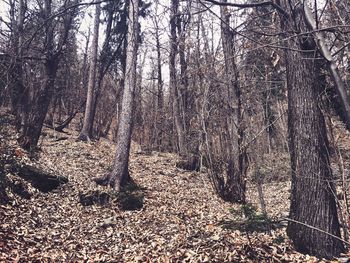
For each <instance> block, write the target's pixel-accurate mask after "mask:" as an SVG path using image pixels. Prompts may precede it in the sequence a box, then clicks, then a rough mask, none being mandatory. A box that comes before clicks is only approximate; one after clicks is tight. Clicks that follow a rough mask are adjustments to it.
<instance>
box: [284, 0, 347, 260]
mask: <svg viewBox="0 0 350 263" xmlns="http://www.w3.org/2000/svg"><path fill="white" fill-rule="evenodd" d="M287 2H288V1H283V3H284V5H283V7H285V10H289V7H290V5H289V4H288V3H287ZM293 2H298V1H293ZM294 4H295V3H294ZM294 4H293V6H296V5H294ZM300 5H301V6H302V4H300ZM292 17H293V20H294V21H293V20H292V19H291V18H292ZM296 25H297V26H298V27H297V28H294V27H295V26H296ZM282 29H283V31H284V32H306V31H307V30H306V24H305V21H304V17H303V15H302V9H301V8H296V9H293V10H292V11H290V12H289V17H288V18H286V17H283V18H282ZM286 44H287V46H288V47H289V48H293V49H294V50H286V52H285V56H286V65H287V86H288V117H289V119H288V122H289V145H290V154H291V169H292V193H291V206H290V218H291V219H292V220H293V221H290V222H289V224H288V228H287V233H288V236H289V237H290V238H291V240H292V241H293V243H294V246H295V247H296V248H297V249H298V250H299V251H300V252H303V253H308V254H311V255H315V256H318V257H325V258H332V257H334V256H338V255H339V254H340V253H341V252H342V251H344V246H343V244H342V242H341V241H340V240H339V239H337V238H334V237H333V236H335V237H340V226H339V221H338V215H337V208H336V202H335V187H334V183H333V176H332V171H331V168H330V162H329V156H328V154H329V147H328V141H327V131H326V126H325V121H324V118H323V115H322V112H321V110H320V106H321V105H320V101H319V98H320V92H322V91H320V89H319V76H318V73H319V72H318V71H319V67H318V65H317V63H316V62H315V60H314V58H315V56H316V55H317V54H316V52H314V49H315V47H316V45H315V42H314V41H313V39H312V38H303V37H298V38H289V40H288V41H286ZM296 49H298V50H302V51H295V50H296ZM326 233H328V234H326ZM332 235H333V236H332Z"/></svg>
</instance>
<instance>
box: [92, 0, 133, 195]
mask: <svg viewBox="0 0 350 263" xmlns="http://www.w3.org/2000/svg"><path fill="white" fill-rule="evenodd" d="M138 8H139V0H130V5H129V24H128V36H127V49H126V67H125V79H124V90H123V97H122V106H121V112H120V116H119V125H118V126H119V127H118V132H117V139H116V144H117V152H116V155H115V159H114V166H113V170H112V172H111V173H109V174H107V176H106V177H103V178H97V179H95V181H96V183H98V184H102V185H107V184H109V185H110V186H112V187H114V188H115V190H116V191H119V190H120V188H121V187H122V186H123V185H125V184H126V183H128V182H130V181H131V178H130V175H129V172H128V166H129V153H130V144H131V135H132V129H133V117H134V116H133V115H134V114H133V113H134V99H135V88H136V63H137V42H138V41H137V40H138Z"/></svg>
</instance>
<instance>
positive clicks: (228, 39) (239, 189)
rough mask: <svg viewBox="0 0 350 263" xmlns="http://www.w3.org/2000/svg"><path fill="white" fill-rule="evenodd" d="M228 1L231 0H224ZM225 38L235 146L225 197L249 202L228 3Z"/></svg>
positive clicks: (223, 15)
mask: <svg viewBox="0 0 350 263" xmlns="http://www.w3.org/2000/svg"><path fill="white" fill-rule="evenodd" d="M222 2H223V3H227V0H222ZM220 13H221V19H222V20H221V37H222V47H223V52H224V58H225V69H226V78H227V83H228V94H229V96H228V103H229V109H230V114H229V116H228V118H229V120H228V123H229V124H230V125H229V126H230V127H229V130H231V133H230V141H231V145H230V146H229V147H230V149H229V155H230V156H229V160H228V169H227V177H228V178H227V183H226V187H225V188H226V193H225V194H224V195H225V199H226V200H228V201H231V202H238V203H245V191H246V171H247V161H246V153H245V151H244V149H243V147H242V143H243V138H244V131H243V128H242V101H241V87H240V83H239V74H238V70H237V65H236V61H235V47H234V34H235V32H233V31H232V29H231V28H230V14H229V12H228V9H227V7H226V6H220Z"/></svg>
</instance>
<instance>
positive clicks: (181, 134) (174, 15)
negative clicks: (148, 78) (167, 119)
mask: <svg viewBox="0 0 350 263" xmlns="http://www.w3.org/2000/svg"><path fill="white" fill-rule="evenodd" d="M178 9H179V1H178V0H171V6H170V12H171V13H170V54H169V73H170V83H169V86H170V92H171V100H172V102H171V103H172V108H173V116H174V123H175V129H176V133H177V146H178V152H179V153H180V155H184V156H185V155H186V153H187V149H186V144H185V131H184V127H183V123H182V121H181V115H180V114H181V113H180V101H181V97H180V93H179V87H178V82H177V79H176V55H177V53H178V39H177V33H176V28H177V24H178V15H179V14H178Z"/></svg>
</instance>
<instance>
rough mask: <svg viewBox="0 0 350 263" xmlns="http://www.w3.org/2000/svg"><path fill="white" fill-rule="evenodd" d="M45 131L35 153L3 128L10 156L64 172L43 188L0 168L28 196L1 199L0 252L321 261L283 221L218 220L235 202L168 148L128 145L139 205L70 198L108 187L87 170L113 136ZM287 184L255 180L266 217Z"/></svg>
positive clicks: (48, 257)
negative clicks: (229, 224) (247, 227)
mask: <svg viewBox="0 0 350 263" xmlns="http://www.w3.org/2000/svg"><path fill="white" fill-rule="evenodd" d="M44 134H45V135H46V136H44V137H43V140H42V142H41V145H40V150H39V151H38V152H37V155H36V156H35V157H33V156H30V154H29V153H27V152H24V151H22V150H20V149H19V148H18V146H17V145H16V142H15V137H16V136H15V135H13V134H12V135H11V136H7V137H6V141H7V147H10V148H11V147H12V148H11V149H12V151H10V152H11V153H12V154H13V155H14V156H15V157H14V158H16V160H17V161H18V162H20V163H25V164H30V165H33V166H38V167H42V168H43V169H45V170H47V171H51V172H52V173H56V174H58V175H61V176H65V177H67V178H68V179H69V181H68V183H66V184H63V185H61V186H60V187H59V188H57V189H55V190H53V191H51V192H48V193H43V192H40V191H38V190H37V189H35V188H33V187H31V185H29V184H26V182H25V181H23V180H22V179H21V178H18V177H16V176H15V175H13V174H10V173H9V174H7V177H8V178H12V179H13V180H21V184H24V185H25V187H26V189H27V190H28V192H29V193H30V195H31V196H30V198H27V199H25V198H21V197H19V196H17V195H14V194H13V195H11V193H10V195H11V201H10V203H8V204H6V205H1V206H0V261H3V262H11V261H12V262H27V261H35V262H321V261H320V260H318V259H316V258H315V257H311V256H308V255H303V254H300V253H298V252H296V251H294V250H293V248H292V246H291V244H290V241H289V240H288V238H287V237H286V235H285V229H284V228H283V227H281V228H276V229H270V230H268V231H263V232H254V231H253V232H249V233H248V232H246V231H242V230H238V229H230V228H224V227H223V226H222V222H225V221H230V220H231V221H232V220H233V218H232V214H231V213H230V209H232V208H234V209H239V206H238V205H233V204H230V203H226V202H224V201H222V200H221V199H220V198H219V197H217V196H216V195H215V193H214V192H213V190H212V187H211V185H210V181H209V180H208V175H207V174H206V172H205V171H202V172H189V171H184V170H181V169H179V168H176V162H177V160H178V156H177V155H175V154H171V153H158V152H152V153H151V154H147V155H146V154H142V153H141V154H140V151H138V148H139V147H138V146H137V145H136V144H133V145H132V151H131V157H130V172H131V176H132V178H133V179H134V180H135V181H136V183H137V184H138V185H139V186H140V187H141V188H142V189H143V190H142V192H143V206H142V208H141V209H139V210H134V211H124V210H122V209H120V207H119V206H118V205H116V203H115V202H108V203H107V204H102V205H101V204H92V205H86V206H84V205H82V204H81V203H80V202H79V197H81V195H82V193H94V192H98V193H109V194H111V193H113V191H112V189H108V188H104V187H101V186H97V185H96V184H95V183H93V182H92V178H94V177H96V176H100V175H103V174H104V173H106V171H108V169H110V167H111V164H112V163H113V157H114V153H115V150H116V147H115V145H114V143H113V142H111V141H109V140H106V139H101V140H100V141H97V142H90V143H84V142H78V141H76V140H75V138H76V137H77V135H78V134H77V133H76V132H75V131H71V130H70V131H69V134H64V137H67V138H64V139H62V140H57V138H59V137H60V136H63V135H62V134H59V133H57V132H54V131H52V130H45V132H44ZM67 135H68V136H67ZM2 139H3V140H1V142H4V138H2ZM2 146H3V144H2ZM16 150H17V154H16ZM19 153H20V154H19ZM248 188H249V189H248V201H249V202H251V203H252V204H254V205H256V206H258V204H259V202H258V194H257V188H256V186H255V185H253V184H249V187H248ZM289 188H290V185H289V183H288V182H279V183H269V184H265V185H264V193H265V199H266V204H267V212H268V215H269V216H270V217H271V218H279V217H281V216H283V215H285V214H286V213H287V211H288V207H289V205H288V203H289V200H288V197H289ZM324 261H325V260H324Z"/></svg>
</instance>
